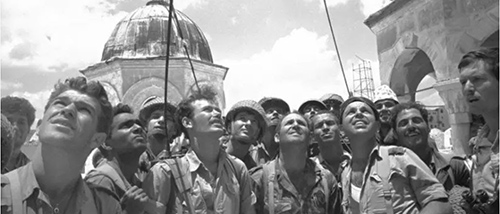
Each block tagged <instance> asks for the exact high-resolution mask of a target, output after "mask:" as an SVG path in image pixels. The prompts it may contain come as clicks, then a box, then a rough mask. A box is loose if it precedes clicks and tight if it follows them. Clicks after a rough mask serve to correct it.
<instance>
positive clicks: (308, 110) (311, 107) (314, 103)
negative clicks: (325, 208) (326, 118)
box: [299, 99, 328, 119]
mask: <svg viewBox="0 0 500 214" xmlns="http://www.w3.org/2000/svg"><path fill="white" fill-rule="evenodd" d="M320 110H328V108H327V107H326V105H325V104H324V103H323V102H321V101H319V100H314V99H312V100H307V101H305V102H304V103H302V104H301V105H300V106H299V113H301V114H303V115H304V116H306V117H307V118H308V119H311V117H312V116H313V115H315V114H316V113H317V112H318V111H320Z"/></svg>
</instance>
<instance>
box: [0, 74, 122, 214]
mask: <svg viewBox="0 0 500 214" xmlns="http://www.w3.org/2000/svg"><path fill="white" fill-rule="evenodd" d="M111 110H112V108H111V104H110V103H109V101H108V97H107V95H106V91H105V90H104V87H103V86H102V85H101V84H100V83H99V82H94V81H92V82H88V83H87V81H86V79H85V78H84V77H76V78H70V79H67V80H66V81H64V82H59V83H57V84H56V85H55V87H54V91H53V92H52V93H51V95H50V97H49V101H48V103H47V105H46V106H45V112H44V116H43V118H42V121H41V124H40V126H39V127H38V141H39V142H38V143H40V145H39V146H38V147H37V150H36V151H35V154H34V155H33V160H32V161H31V162H29V163H28V164H26V165H24V166H22V167H20V168H17V169H16V170H13V171H11V172H9V173H7V174H4V175H2V207H1V208H2V213H121V208H120V204H119V202H118V199H117V198H115V197H114V194H113V193H110V192H109V191H107V190H106V189H104V188H99V187H96V186H94V185H90V184H86V183H85V182H84V181H83V179H82V177H81V175H80V169H81V168H82V167H83V165H84V163H85V159H86V158H87V156H88V155H89V154H90V152H91V151H92V149H94V148H96V147H97V146H98V145H100V144H102V143H103V142H104V140H105V139H106V136H107V134H106V133H108V131H109V127H110V125H111V117H112V115H111V114H112V113H111Z"/></svg>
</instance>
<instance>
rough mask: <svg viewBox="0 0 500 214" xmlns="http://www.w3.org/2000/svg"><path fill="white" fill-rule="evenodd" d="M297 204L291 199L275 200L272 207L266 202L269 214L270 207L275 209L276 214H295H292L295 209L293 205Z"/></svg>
mask: <svg viewBox="0 0 500 214" xmlns="http://www.w3.org/2000/svg"><path fill="white" fill-rule="evenodd" d="M294 203H295V202H294V201H293V200H292V199H290V198H282V199H274V204H273V205H270V204H269V201H266V202H265V205H264V206H265V209H266V210H267V213H269V206H273V207H274V213H277V214H278V213H282V214H284V213H294V212H292V210H293V207H292V204H294Z"/></svg>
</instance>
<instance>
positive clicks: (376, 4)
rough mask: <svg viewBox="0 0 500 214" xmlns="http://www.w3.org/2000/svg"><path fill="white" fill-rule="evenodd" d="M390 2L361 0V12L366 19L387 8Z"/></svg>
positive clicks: (384, 0)
mask: <svg viewBox="0 0 500 214" xmlns="http://www.w3.org/2000/svg"><path fill="white" fill-rule="evenodd" d="M392 1H393V0H361V5H360V6H361V11H362V12H363V14H364V15H365V16H366V17H368V16H370V15H371V14H373V13H375V12H377V11H379V10H380V9H382V8H383V7H385V6H387V5H388V4H389V3H391V2H392Z"/></svg>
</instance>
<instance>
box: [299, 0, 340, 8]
mask: <svg viewBox="0 0 500 214" xmlns="http://www.w3.org/2000/svg"><path fill="white" fill-rule="evenodd" d="M304 1H305V2H312V1H316V2H318V3H319V4H320V7H321V9H323V10H324V5H325V4H324V2H323V0H304ZM348 1H349V0H326V5H327V6H328V7H335V6H338V5H342V4H346V3H347V2H348Z"/></svg>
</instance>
